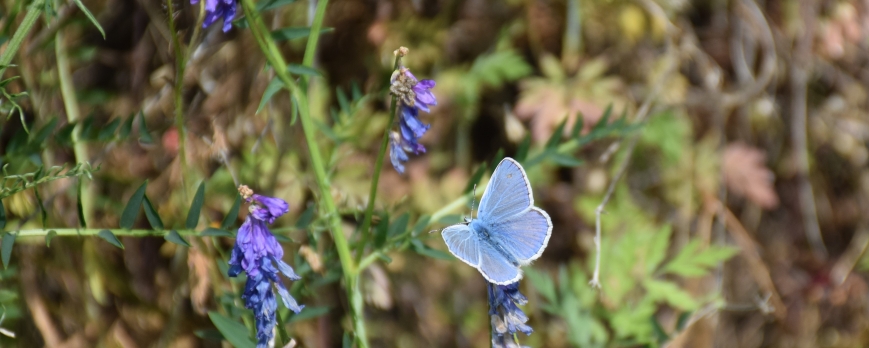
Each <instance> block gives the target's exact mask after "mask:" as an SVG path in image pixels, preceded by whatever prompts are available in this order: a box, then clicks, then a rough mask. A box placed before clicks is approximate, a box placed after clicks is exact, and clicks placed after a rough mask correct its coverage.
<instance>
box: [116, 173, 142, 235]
mask: <svg viewBox="0 0 869 348" xmlns="http://www.w3.org/2000/svg"><path fill="white" fill-rule="evenodd" d="M147 187H148V181H145V182H143V183H142V185H141V186H139V188H138V189H137V190H136V192H135V193H133V196H132V197H130V200H129V201H127V206H126V207H125V208H124V212H122V213H121V228H123V229H127V230H129V229H131V228H133V224H135V223H136V217H137V216H139V207H141V206H142V199H144V198H145V188H147Z"/></svg>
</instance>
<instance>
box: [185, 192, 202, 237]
mask: <svg viewBox="0 0 869 348" xmlns="http://www.w3.org/2000/svg"><path fill="white" fill-rule="evenodd" d="M203 204H205V181H203V182H201V183H199V188H198V189H196V195H195V196H193V202H191V203H190V209H189V210H187V223H186V224H185V226H186V227H187V229H188V230H192V229H194V228H196V225H198V224H199V213H200V212H201V211H202V205H203Z"/></svg>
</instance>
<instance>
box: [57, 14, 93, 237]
mask: <svg viewBox="0 0 869 348" xmlns="http://www.w3.org/2000/svg"><path fill="white" fill-rule="evenodd" d="M65 36H66V35H65V34H64V31H63V30H58V31H57V33H56V34H55V37H54V49H55V55H56V57H57V77H58V79H59V82H60V94H61V96H62V98H63V107H64V109H65V111H66V119H67V121H68V122H69V123H75V122H77V121H78V120H79V119H80V118H81V115H80V114H79V105H78V99H77V97H76V95H75V87H74V86H73V85H72V72H71V68H70V66H69V55H68V54H67V51H66V39H65ZM79 132H81V124H77V125H76V126H75V129H73V132H72V138H71V139H72V144H73V154H75V160H76V162H78V163H90V159H89V158H88V151H87V144H85V143H84V142H82V141H81V140H80V139H79ZM82 185H84V184H82ZM93 197H94V192H93V186H92V185H87V186H86V187H84V188H83V189H82V197H81V204H82V211H83V212H84V216H85V221H94V204H93V203H94V199H93Z"/></svg>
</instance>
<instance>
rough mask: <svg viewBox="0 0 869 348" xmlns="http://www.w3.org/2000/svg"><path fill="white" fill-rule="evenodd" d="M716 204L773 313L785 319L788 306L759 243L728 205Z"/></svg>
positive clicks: (780, 318) (778, 317)
mask: <svg viewBox="0 0 869 348" xmlns="http://www.w3.org/2000/svg"><path fill="white" fill-rule="evenodd" d="M716 204H718V205H719V206H721V207H722V210H723V211H724V220H725V224H726V226H727V231H730V235H731V236H732V237H733V239H734V240H735V241H736V244H737V245H739V249H740V252H741V254H742V256H744V257H745V260H746V261H747V262H748V270H749V273H750V274H751V277H752V278H754V281H755V283H757V285H758V286H759V287H760V288H761V289H763V291H764V292H766V293H767V294H768V296H769V302H770V304H771V305H772V307H773V308H774V309H775V310H774V311H773V315H774V316H775V317H776V319H778V320H779V321H783V320H785V318H786V317H787V307H785V304H784V302H782V299H781V296H779V294H778V290H776V288H775V283H773V281H772V277H771V276H770V271H769V268H768V267H766V264H765V263H763V260H762V259H761V257H760V253H758V251H757V243H756V242H755V241H754V239H752V238H751V235H750V234H749V233H748V231H747V230H746V229H745V227H743V226H742V223H741V222H739V219H737V218H736V216H735V215H733V212H731V211H730V209H728V208H727V206H725V205H724V204H723V203H722V202H720V201H718V202H716Z"/></svg>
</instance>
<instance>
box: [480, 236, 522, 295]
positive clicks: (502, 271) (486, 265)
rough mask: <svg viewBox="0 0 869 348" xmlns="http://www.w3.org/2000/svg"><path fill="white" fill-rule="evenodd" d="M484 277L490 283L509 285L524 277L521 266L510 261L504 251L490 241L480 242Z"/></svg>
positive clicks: (481, 267) (481, 269)
mask: <svg viewBox="0 0 869 348" xmlns="http://www.w3.org/2000/svg"><path fill="white" fill-rule="evenodd" d="M478 269H479V270H480V273H483V277H485V278H486V280H488V281H489V282H490V283H495V284H498V285H507V284H510V283H514V282H516V281H518V280H519V279H520V278H522V271H520V270H519V266H517V265H515V264H513V263H511V262H510V260H508V259H507V257H506V256H504V254H503V253H501V252H500V251H498V250H496V249H495V247H494V246H492V245H490V244H489V243H485V242H484V243H480V266H479V267H478Z"/></svg>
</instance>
